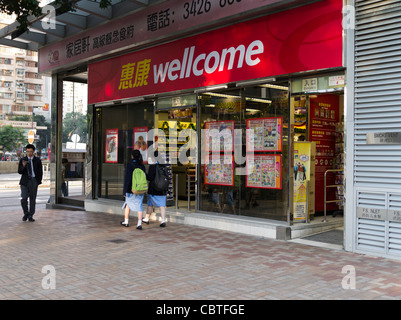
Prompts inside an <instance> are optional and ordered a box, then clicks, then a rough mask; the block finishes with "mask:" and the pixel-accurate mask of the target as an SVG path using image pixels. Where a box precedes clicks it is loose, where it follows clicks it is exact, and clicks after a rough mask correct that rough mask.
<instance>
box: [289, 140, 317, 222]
mask: <svg viewBox="0 0 401 320" xmlns="http://www.w3.org/2000/svg"><path fill="white" fill-rule="evenodd" d="M314 175H315V143H314V142H306V141H305V142H294V221H299V220H305V218H306V213H307V211H309V215H311V214H314V211H315V210H314V203H315V199H314V193H315V179H314ZM308 200H309V201H308ZM307 201H308V202H307ZM308 209H309V210H308ZM308 218H309V216H308Z"/></svg>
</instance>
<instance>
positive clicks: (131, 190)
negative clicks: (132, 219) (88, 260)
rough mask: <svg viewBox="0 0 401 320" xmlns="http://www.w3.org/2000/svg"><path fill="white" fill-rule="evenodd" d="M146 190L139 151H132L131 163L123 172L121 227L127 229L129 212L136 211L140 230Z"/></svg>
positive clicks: (145, 180)
mask: <svg viewBox="0 0 401 320" xmlns="http://www.w3.org/2000/svg"><path fill="white" fill-rule="evenodd" d="M147 189H148V184H147V179H146V170H145V166H144V165H143V159H142V155H141V153H140V151H139V150H132V153H131V161H130V162H129V163H128V165H127V168H126V170H125V179H124V189H123V191H124V197H125V202H124V204H123V209H124V218H125V219H124V221H121V225H122V226H124V227H129V214H130V210H132V211H138V224H137V227H136V228H137V229H138V230H142V215H143V197H144V195H145V193H146V191H147Z"/></svg>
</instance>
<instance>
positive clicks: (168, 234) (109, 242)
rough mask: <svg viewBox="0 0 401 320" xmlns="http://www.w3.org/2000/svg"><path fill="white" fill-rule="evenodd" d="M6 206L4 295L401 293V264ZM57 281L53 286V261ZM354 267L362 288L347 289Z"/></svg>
mask: <svg viewBox="0 0 401 320" xmlns="http://www.w3.org/2000/svg"><path fill="white" fill-rule="evenodd" d="M35 218H36V221H35V222H22V221H21V214H20V212H18V213H16V212H7V211H6V212H1V213H0V230H1V233H0V255H1V260H0V299H2V300H3V299H18V300H20V299H24V300H25V299H41V300H42V299H43V300H47V299H51V300H53V299H57V300H59V299H106V300H111V299H135V300H146V299H149V300H170V299H176V300H181V299H189V300H192V299H196V300H198V299H205V300H214V299H225V300H237V299H241V300H248V299H249V300H255V299H313V300H316V299H323V300H325V299H401V262H399V261H394V260H389V259H384V258H375V257H369V256H364V255H359V254H354V253H347V252H344V251H341V250H332V249H327V248H319V247H312V246H307V245H303V244H300V243H293V242H285V241H277V240H271V239H262V238H258V237H251V236H244V235H240V234H233V233H229V232H224V231H217V230H211V229H204V228H200V227H194V226H187V225H181V224H173V223H168V224H167V228H164V229H163V228H160V227H159V224H158V223H157V222H151V224H150V225H149V226H147V225H144V229H143V230H142V231H139V230H136V229H135V221H136V219H133V218H131V223H132V224H133V226H132V227H129V228H123V227H121V226H120V225H119V221H120V220H121V217H120V216H118V215H110V214H105V213H88V212H80V211H63V210H49V209H42V210H40V211H39V212H37V214H36V216H35ZM47 265H51V266H53V267H54V268H55V272H56V273H55V275H56V276H55V280H56V282H55V285H56V288H55V289H44V288H43V286H42V280H43V279H44V277H47V275H46V273H45V272H44V273H42V268H43V267H44V266H47ZM346 265H350V266H353V267H354V268H355V272H356V281H355V284H356V288H355V289H344V288H343V287H342V283H346V284H350V283H351V282H349V281H345V282H344V281H343V278H344V277H345V276H346V274H343V273H341V271H342V268H343V267H344V266H346Z"/></svg>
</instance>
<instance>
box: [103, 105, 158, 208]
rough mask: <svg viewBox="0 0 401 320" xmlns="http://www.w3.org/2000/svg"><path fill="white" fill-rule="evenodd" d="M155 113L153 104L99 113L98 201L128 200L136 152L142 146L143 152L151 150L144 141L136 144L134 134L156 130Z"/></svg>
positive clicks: (120, 107) (112, 109) (111, 108)
mask: <svg viewBox="0 0 401 320" xmlns="http://www.w3.org/2000/svg"><path fill="white" fill-rule="evenodd" d="M153 109H154V107H153V102H143V103H136V104H128V105H121V106H111V107H103V108H101V109H98V111H97V112H98V114H99V113H100V116H99V117H98V121H99V123H98V134H99V136H98V137H96V139H97V140H98V141H97V144H98V146H99V149H98V150H99V152H98V154H97V157H98V163H99V166H98V170H97V174H98V179H97V181H98V187H97V197H99V198H108V199H116V200H123V199H124V197H123V186H124V175H125V168H126V166H127V163H128V161H129V160H130V159H131V152H132V148H133V147H135V146H138V143H139V142H141V146H140V150H142V151H143V152H145V151H146V149H147V147H148V145H147V143H146V142H144V141H142V139H137V140H138V141H139V140H141V141H139V142H138V141H134V132H147V131H148V130H150V129H152V128H153V120H154V111H153ZM142 142H144V143H142ZM144 158H145V157H144Z"/></svg>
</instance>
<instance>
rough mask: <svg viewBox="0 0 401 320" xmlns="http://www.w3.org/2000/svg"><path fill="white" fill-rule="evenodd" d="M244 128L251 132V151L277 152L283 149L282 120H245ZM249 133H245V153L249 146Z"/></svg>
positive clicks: (278, 118)
mask: <svg viewBox="0 0 401 320" xmlns="http://www.w3.org/2000/svg"><path fill="white" fill-rule="evenodd" d="M246 128H247V129H252V130H253V138H254V139H253V149H254V150H253V151H256V152H263V151H278V152H281V151H282V149H283V140H282V137H283V118H282V117H277V118H257V119H248V120H246ZM250 139H251V138H250V132H249V131H248V130H247V132H246V151H247V152H248V151H251V150H250V148H249V146H250V145H251V141H250Z"/></svg>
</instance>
